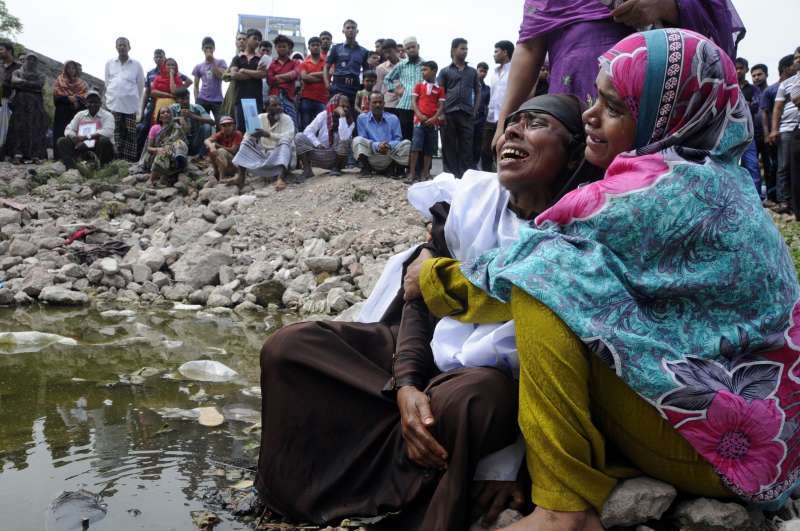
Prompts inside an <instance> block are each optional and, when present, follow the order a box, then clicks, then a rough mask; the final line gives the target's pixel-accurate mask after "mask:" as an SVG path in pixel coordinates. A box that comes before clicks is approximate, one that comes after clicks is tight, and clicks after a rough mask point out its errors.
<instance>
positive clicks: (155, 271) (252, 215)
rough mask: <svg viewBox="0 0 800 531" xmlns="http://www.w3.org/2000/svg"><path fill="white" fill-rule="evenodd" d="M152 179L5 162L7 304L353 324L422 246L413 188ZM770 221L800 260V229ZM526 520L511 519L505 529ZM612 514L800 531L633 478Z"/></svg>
mask: <svg viewBox="0 0 800 531" xmlns="http://www.w3.org/2000/svg"><path fill="white" fill-rule="evenodd" d="M146 179H147V176H146V175H143V174H137V173H135V169H134V167H132V166H131V167H129V166H128V165H127V164H124V163H115V165H114V166H112V167H110V168H108V169H106V170H103V172H101V173H99V174H91V173H87V172H84V175H82V174H81V173H79V172H78V171H76V170H71V171H65V168H64V167H63V166H62V165H61V164H60V163H47V164H44V165H40V166H12V165H9V164H6V163H0V281H1V285H2V287H0V305H12V306H13V305H25V304H33V303H43V304H52V305H82V304H93V303H95V302H96V301H99V300H102V299H105V300H114V301H118V302H122V303H125V304H130V305H158V304H175V303H185V304H193V305H200V306H207V307H226V308H232V309H233V310H234V311H236V312H237V313H241V314H248V315H251V316H253V318H258V319H274V315H275V314H276V313H277V312H279V311H281V310H283V311H288V312H290V313H292V314H294V315H297V316H299V317H300V318H315V317H322V316H334V315H338V316H339V318H347V316H348V315H353V314H355V313H356V312H357V310H358V305H359V303H360V302H361V301H363V300H364V299H365V298H366V297H367V296H368V295H369V293H370V290H371V289H372V287H373V286H374V284H375V282H376V280H377V278H378V276H379V275H380V272H381V270H382V268H383V265H384V263H385V261H386V259H387V258H388V257H389V256H391V255H392V254H394V253H396V252H399V251H402V250H404V249H407V248H408V247H410V246H411V245H413V244H415V243H417V242H419V241H421V240H422V239H423V238H424V236H425V229H424V225H423V221H422V218H421V216H420V215H419V214H418V213H417V212H416V211H415V210H413V209H412V208H411V207H410V206H409V205H408V204H407V202H406V200H405V193H406V189H407V185H405V184H403V183H401V182H399V181H396V180H392V179H388V178H385V177H381V176H377V177H372V178H360V177H358V176H357V175H355V174H352V173H345V174H344V175H343V176H341V177H327V176H324V175H319V176H317V177H314V178H313V179H310V180H309V181H307V182H305V183H304V184H296V185H291V186H289V188H288V189H286V190H284V191H281V192H276V191H275V190H274V188H273V187H272V186H270V185H269V184H267V183H264V182H256V183H254V185H253V186H248V187H247V188H245V189H244V190H241V191H239V190H237V189H236V188H234V187H229V186H223V185H220V184H218V183H216V182H214V179H213V177H211V176H210V175H209V173H208V170H207V169H204V168H202V167H196V166H191V167H190V168H189V171H188V172H187V173H186V174H184V175H181V177H180V179H179V180H178V182H177V183H176V184H175V185H174V186H171V187H152V186H150V185H148V184H147V183H146ZM774 219H775V221H776V224H778V226H779V228H781V231H782V232H783V234H784V236H785V237H786V240H787V243H789V246H790V248H791V249H792V253H793V255H794V256H795V259H796V261H797V262H800V228H798V227H797V225H800V224H795V223H793V222H791V220H789V219H788V218H786V217H780V216H775V217H774ZM223 505H224V503H223ZM223 509H224V507H223ZM228 510H230V508H228ZM518 517H519V515H518V514H515V513H514V512H513V511H506V512H505V513H504V514H503V515H502V524H507V523H510V522H511V521H514V520H515V519H516V518H518ZM602 517H603V522H604V524H605V526H606V527H608V528H616V529H632V530H634V529H635V530H636V531H647V530H655V531H666V530H672V529H680V530H686V531H701V530H708V531H716V530H721V529H737V530H753V531H755V530H784V531H800V500H798V501H794V500H792V501H790V502H789V504H787V505H786V506H785V507H784V508H783V509H781V511H779V512H777V513H763V512H761V511H759V510H756V509H753V508H748V507H745V506H744V505H741V504H738V503H726V502H721V501H716V500H710V499H689V498H685V497H681V496H679V495H678V494H677V492H676V491H675V489H674V488H672V487H671V486H670V485H667V484H664V483H661V482H658V481H655V480H652V479H649V478H636V479H633V480H628V481H626V482H624V483H622V484H621V485H620V486H618V487H617V489H616V490H615V492H614V493H613V495H612V496H611V498H610V499H609V501H608V503H607V504H606V508H605V510H604V512H603V515H602ZM365 523H366V522H350V525H348V526H347V527H350V528H355V527H358V526H359V525H363V524H365ZM367 524H368V523H367ZM502 524H501V525H502ZM198 525H200V524H198ZM292 528H296V527H295V526H293V525H290V524H285V523H284V524H281V523H279V522H276V521H269V519H263V520H261V525H260V526H259V529H292ZM303 528H304V529H313V528H309V527H303ZM473 529H475V530H478V529H482V528H480V527H478V526H477V525H475V526H473Z"/></svg>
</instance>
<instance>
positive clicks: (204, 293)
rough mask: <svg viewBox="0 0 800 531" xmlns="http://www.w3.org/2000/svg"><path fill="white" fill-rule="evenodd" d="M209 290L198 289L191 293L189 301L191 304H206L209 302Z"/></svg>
mask: <svg viewBox="0 0 800 531" xmlns="http://www.w3.org/2000/svg"><path fill="white" fill-rule="evenodd" d="M208 297H209V292H208V290H205V289H196V290H194V291H193V292H192V293H191V294H190V295H189V302H190V303H191V304H202V305H203V306H205V304H206V302H208Z"/></svg>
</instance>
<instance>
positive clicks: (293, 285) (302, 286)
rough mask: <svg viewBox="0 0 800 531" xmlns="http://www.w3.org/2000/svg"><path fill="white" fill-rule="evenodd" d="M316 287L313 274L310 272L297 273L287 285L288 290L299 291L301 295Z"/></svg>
mask: <svg viewBox="0 0 800 531" xmlns="http://www.w3.org/2000/svg"><path fill="white" fill-rule="evenodd" d="M316 287H317V282H316V281H315V280H314V275H313V274H312V273H303V274H302V275H299V276H298V277H297V278H294V279H292V281H291V282H289V286H288V288H289V289H290V290H292V291H294V292H297V293H300V294H301V295H302V294H304V293H308V292H310V291H311V290H313V289H314V288H316Z"/></svg>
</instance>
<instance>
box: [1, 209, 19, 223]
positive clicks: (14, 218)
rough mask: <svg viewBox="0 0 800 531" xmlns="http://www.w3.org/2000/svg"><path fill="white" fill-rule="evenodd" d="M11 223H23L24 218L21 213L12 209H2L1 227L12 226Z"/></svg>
mask: <svg viewBox="0 0 800 531" xmlns="http://www.w3.org/2000/svg"><path fill="white" fill-rule="evenodd" d="M11 223H16V224H20V223H22V216H20V213H19V212H17V211H16V210H12V209H10V208H0V227H3V226H5V225H10V224H11Z"/></svg>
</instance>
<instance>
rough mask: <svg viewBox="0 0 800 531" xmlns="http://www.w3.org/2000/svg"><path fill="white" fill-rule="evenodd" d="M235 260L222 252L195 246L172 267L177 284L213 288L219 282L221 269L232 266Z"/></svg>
mask: <svg viewBox="0 0 800 531" xmlns="http://www.w3.org/2000/svg"><path fill="white" fill-rule="evenodd" d="M232 263H233V258H232V257H231V256H230V255H229V254H227V253H224V252H222V251H216V250H209V249H207V248H205V247H198V246H194V247H192V248H191V249H189V250H188V251H187V252H186V253H184V255H183V256H182V257H180V258H179V259H178V261H177V262H175V263H174V264H172V265H171V266H170V269H171V270H172V273H173V275H174V277H175V281H176V282H186V283H187V284H189V285H191V286H192V287H194V288H195V289H197V288H202V287H203V286H209V285H210V286H213V285H216V284H217V282H218V281H219V268H220V267H222V266H224V265H231V264H232Z"/></svg>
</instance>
